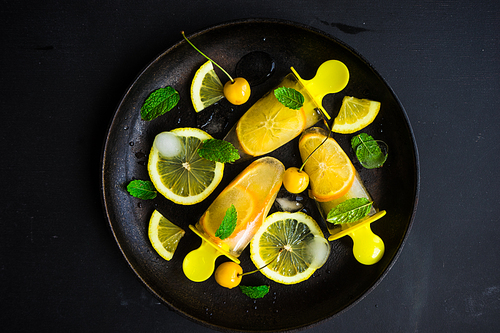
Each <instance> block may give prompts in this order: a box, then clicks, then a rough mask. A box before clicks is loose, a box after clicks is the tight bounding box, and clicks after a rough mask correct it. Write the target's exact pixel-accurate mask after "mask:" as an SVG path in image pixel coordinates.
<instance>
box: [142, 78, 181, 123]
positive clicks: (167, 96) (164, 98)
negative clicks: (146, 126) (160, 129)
mask: <svg viewBox="0 0 500 333" xmlns="http://www.w3.org/2000/svg"><path fill="white" fill-rule="evenodd" d="M179 99H180V97H179V93H178V92H177V91H176V90H175V89H174V88H172V87H170V86H168V87H165V88H160V89H157V90H155V91H153V92H152V93H151V94H150V95H149V97H148V98H147V99H146V101H144V104H143V105H142V107H141V118H142V120H147V121H149V120H153V119H155V118H157V117H159V116H161V115H163V114H165V113H167V112H168V111H170V110H172V108H173V107H174V106H176V105H177V103H178V102H179Z"/></svg>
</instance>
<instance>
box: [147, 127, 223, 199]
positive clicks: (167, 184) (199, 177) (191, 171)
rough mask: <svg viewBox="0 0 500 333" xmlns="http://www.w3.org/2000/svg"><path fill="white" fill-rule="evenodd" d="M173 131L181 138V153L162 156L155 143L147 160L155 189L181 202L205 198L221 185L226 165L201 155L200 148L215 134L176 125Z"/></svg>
mask: <svg viewBox="0 0 500 333" xmlns="http://www.w3.org/2000/svg"><path fill="white" fill-rule="evenodd" d="M170 133H173V134H175V135H176V136H177V137H178V138H179V139H180V141H181V149H180V153H179V154H178V155H176V156H169V157H165V156H162V155H161V154H160V153H159V151H158V149H157V148H156V147H155V145H153V147H152V148H151V152H150V155H149V160H148V172H149V177H150V178H151V181H152V182H153V184H154V186H155V188H156V189H157V190H158V192H160V193H161V194H162V195H163V196H164V197H165V198H167V199H169V200H171V201H173V202H175V203H177V204H181V205H193V204H196V203H198V202H201V201H203V200H204V199H205V198H206V197H208V196H209V195H210V194H211V193H212V192H213V191H214V190H215V188H216V187H217V185H219V183H220V181H221V180H222V175H223V173H224V164H223V163H219V162H212V161H209V160H207V159H204V158H202V157H200V156H199V155H198V148H199V147H200V146H201V144H202V143H203V141H204V140H207V139H211V138H212V136H210V134H208V133H206V132H205V131H202V130H200V129H198V128H189V127H186V128H176V129H174V130H172V131H170Z"/></svg>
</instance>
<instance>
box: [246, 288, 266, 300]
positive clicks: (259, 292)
mask: <svg viewBox="0 0 500 333" xmlns="http://www.w3.org/2000/svg"><path fill="white" fill-rule="evenodd" d="M239 287H240V290H241V292H242V293H243V294H245V295H247V296H248V297H250V298H254V299H255V298H262V297H264V296H266V294H267V293H268V292H269V286H255V287H249V286H242V285H240V286H239Z"/></svg>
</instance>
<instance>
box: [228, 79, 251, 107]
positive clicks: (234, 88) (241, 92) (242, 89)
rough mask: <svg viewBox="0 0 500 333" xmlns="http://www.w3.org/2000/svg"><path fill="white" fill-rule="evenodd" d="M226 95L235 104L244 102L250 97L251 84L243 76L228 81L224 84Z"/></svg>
mask: <svg viewBox="0 0 500 333" xmlns="http://www.w3.org/2000/svg"><path fill="white" fill-rule="evenodd" d="M224 96H225V97H226V99H227V100H228V101H229V103H231V104H233V105H241V104H244V103H246V101H248V99H249V98H250V84H248V81H247V80H245V79H244V78H242V77H237V78H236V79H234V81H227V82H226V84H225V85H224Z"/></svg>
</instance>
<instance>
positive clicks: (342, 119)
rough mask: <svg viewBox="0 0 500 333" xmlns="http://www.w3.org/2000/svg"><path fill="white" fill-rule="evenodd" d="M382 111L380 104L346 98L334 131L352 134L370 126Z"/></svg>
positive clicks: (336, 119)
mask: <svg viewBox="0 0 500 333" xmlns="http://www.w3.org/2000/svg"><path fill="white" fill-rule="evenodd" d="M379 110H380V102H377V101H372V100H369V99H359V98H356V97H350V96H345V97H344V99H343V100H342V105H341V107H340V111H339V114H338V115H337V117H336V118H335V120H334V122H333V127H332V131H333V132H336V133H342V134H350V133H354V132H357V131H359V130H362V129H363V128H365V127H366V126H368V125H370V124H371V123H372V122H373V120H375V117H376V116H377V114H378V112H379Z"/></svg>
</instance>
